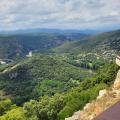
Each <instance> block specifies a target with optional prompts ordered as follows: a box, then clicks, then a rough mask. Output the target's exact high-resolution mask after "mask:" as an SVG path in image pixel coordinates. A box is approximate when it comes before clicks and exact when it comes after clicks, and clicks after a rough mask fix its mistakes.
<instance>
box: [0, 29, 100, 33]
mask: <svg viewBox="0 0 120 120" xmlns="http://www.w3.org/2000/svg"><path fill="white" fill-rule="evenodd" d="M100 32H102V31H99V30H87V29H86V30H79V29H48V28H34V29H20V30H11V31H0V34H1V35H3V34H4V35H16V34H17V35H21V34H31V33H33V34H36V33H60V34H65V33H81V34H96V33H100Z"/></svg>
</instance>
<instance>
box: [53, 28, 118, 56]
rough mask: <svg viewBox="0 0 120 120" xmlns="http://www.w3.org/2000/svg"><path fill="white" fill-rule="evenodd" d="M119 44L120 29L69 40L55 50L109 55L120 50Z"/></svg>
mask: <svg viewBox="0 0 120 120" xmlns="http://www.w3.org/2000/svg"><path fill="white" fill-rule="evenodd" d="M119 45H120V30H118V31H113V32H106V33H102V34H97V35H93V36H90V37H87V38H83V39H82V40H80V41H75V42H68V43H65V44H63V45H61V46H59V47H57V48H56V49H54V51H55V52H57V53H73V54H80V53H88V52H94V53H97V54H100V55H104V54H105V55H107V54H108V53H112V52H113V51H119V50H120V46H119ZM112 50H113V51H112Z"/></svg>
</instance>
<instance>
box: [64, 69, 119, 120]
mask: <svg viewBox="0 0 120 120" xmlns="http://www.w3.org/2000/svg"><path fill="white" fill-rule="evenodd" d="M118 101H120V70H119V71H118V74H117V76H116V80H115V82H114V84H113V86H112V88H111V89H109V90H101V91H100V92H99V96H98V97H97V99H96V100H94V101H92V102H91V103H88V104H86V106H85V107H84V108H83V110H81V111H78V112H75V113H74V115H73V116H72V117H70V118H66V119H65V120H93V119H94V118H95V117H96V116H98V115H99V114H100V113H101V112H103V111H105V110H106V109H107V108H109V107H110V106H112V105H114V104H115V103H116V102H118Z"/></svg>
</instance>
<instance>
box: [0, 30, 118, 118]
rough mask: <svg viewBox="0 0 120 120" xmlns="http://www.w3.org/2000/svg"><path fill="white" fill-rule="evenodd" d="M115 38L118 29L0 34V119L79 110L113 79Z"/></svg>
mask: <svg viewBox="0 0 120 120" xmlns="http://www.w3.org/2000/svg"><path fill="white" fill-rule="evenodd" d="M119 38H120V31H119V30H118V31H113V32H107V33H101V34H96V35H89V36H88V35H82V34H80V33H79V34H78V33H77V34H75V33H74V34H68V33H67V34H65V33H64V34H58V33H57V34H56V33H55V34H53V33H49V34H47V33H44V34H43V33H40V34H38V33H37V34H33V35H28V34H27V35H25V34H24V35H13V36H11V35H10V36H7V37H6V36H4V37H1V38H0V42H1V44H2V45H3V46H4V47H3V46H0V49H1V51H0V58H1V65H0V120H7V119H10V120H13V119H15V120H65V118H68V117H70V116H72V115H73V113H74V112H75V111H78V110H81V109H82V108H83V107H84V105H86V104H87V103H88V102H91V101H92V100H94V99H96V97H97V96H98V93H99V91H100V90H102V89H109V88H110V87H111V85H112V84H113V82H114V79H115V77H116V74H117V71H118V70H119V67H118V66H117V65H116V64H115V58H116V55H117V54H118V53H119V42H120V39H119ZM1 44H0V45H1Z"/></svg>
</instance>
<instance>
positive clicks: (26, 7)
mask: <svg viewBox="0 0 120 120" xmlns="http://www.w3.org/2000/svg"><path fill="white" fill-rule="evenodd" d="M29 28H60V29H110V28H120V0H0V30H16V29H29Z"/></svg>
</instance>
